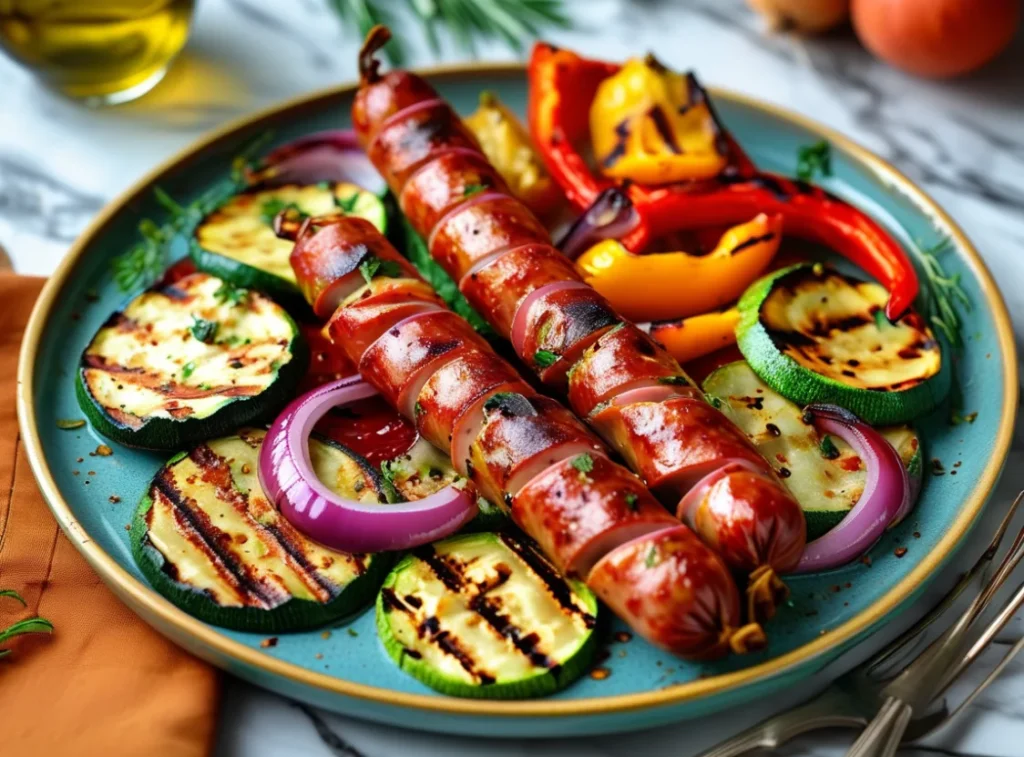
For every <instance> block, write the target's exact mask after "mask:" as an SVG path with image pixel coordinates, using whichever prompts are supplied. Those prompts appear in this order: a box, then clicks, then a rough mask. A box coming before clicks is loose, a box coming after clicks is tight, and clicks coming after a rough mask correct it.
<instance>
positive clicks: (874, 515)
mask: <svg viewBox="0 0 1024 757" xmlns="http://www.w3.org/2000/svg"><path fill="white" fill-rule="evenodd" d="M805 412H806V413H808V414H810V416H811V419H812V422H813V423H814V426H815V428H817V429H818V430H819V431H822V432H825V433H829V434H835V435H836V436H838V437H839V438H840V439H842V440H843V441H844V442H846V443H847V444H849V445H850V446H851V447H852V448H853V450H854V452H856V453H857V454H858V455H860V458H861V460H863V461H864V467H865V468H866V469H867V477H866V480H865V481H864V492H863V493H862V494H861V495H860V499H858V500H857V504H856V505H854V506H853V509H852V510H850V512H849V513H848V514H847V516H846V517H845V518H843V520H842V521H841V522H840V523H839V525H838V526H836V527H835V528H833V529H832V530H831V531H829V532H828V533H827V534H825V535H824V536H822V537H820V538H818V539H815V540H814V541H812V542H811V543H810V544H808V545H807V546H806V547H805V548H804V554H803V557H801V558H800V563H799V565H797V567H796V570H795V571H794V572H795V573H810V572H812V571H819V570H829V569H831V568H838V567H839V566H840V565H846V563H848V562H851V561H852V560H855V559H857V558H858V557H860V556H861V555H862V554H864V553H865V552H867V551H868V550H869V549H870V548H871V547H872V546H873V545H874V544H875V542H877V541H878V539H879V538H880V537H881V536H882V534H883V533H885V530H886V528H888V527H889V524H890V523H892V522H893V521H894V520H896V519H897V518H899V517H901V514H905V512H906V510H907V508H909V507H910V502H911V499H910V477H909V475H908V474H907V469H906V468H904V467H903V461H902V460H901V459H900V456H899V453H898V452H896V450H895V449H893V447H892V445H891V444H889V442H888V441H886V439H885V437H884V436H882V435H881V434H880V433H878V432H877V431H876V430H875V429H873V428H872V427H871V426H869V425H868V424H866V423H864V422H863V421H861V420H860V419H859V418H858V417H857V416H855V415H854V414H853V413H851V412H850V411H849V410H846V409H844V408H841V407H838V406H837V405H809V406H808V407H807V409H806V411H805Z"/></svg>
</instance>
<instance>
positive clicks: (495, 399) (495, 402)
mask: <svg viewBox="0 0 1024 757" xmlns="http://www.w3.org/2000/svg"><path fill="white" fill-rule="evenodd" d="M515 396H516V393H515V392H498V393H497V394H492V395H491V396H490V397H488V398H487V401H486V402H485V403H484V410H486V411H490V410H495V409H497V408H499V407H501V404H502V403H503V402H505V401H506V400H508V399H509V398H510V397H515Z"/></svg>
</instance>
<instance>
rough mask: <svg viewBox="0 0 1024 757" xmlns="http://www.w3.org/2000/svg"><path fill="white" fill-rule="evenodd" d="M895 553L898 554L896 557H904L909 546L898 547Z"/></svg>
mask: <svg viewBox="0 0 1024 757" xmlns="http://www.w3.org/2000/svg"><path fill="white" fill-rule="evenodd" d="M893 554H894V555H896V557H903V555H905V554H907V548H906V547H896V549H895V551H893Z"/></svg>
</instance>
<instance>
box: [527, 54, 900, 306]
mask: <svg viewBox="0 0 1024 757" xmlns="http://www.w3.org/2000/svg"><path fill="white" fill-rule="evenodd" d="M619 70H620V66H618V65H617V64H613V63H606V62H603V61H594V60H588V59H585V58H581V57H580V56H579V55H577V54H576V53H573V52H571V51H569V50H563V49H559V48H556V47H553V46H551V45H548V44H545V43H538V44H537V45H535V46H534V49H533V53H532V55H531V57H530V64H529V71H528V73H529V79H530V97H529V126H530V133H531V135H532V137H533V141H534V144H536V145H537V147H538V149H539V150H540V153H541V156H542V157H543V159H544V162H545V165H546V166H547V168H548V171H549V172H550V174H551V176H552V178H553V179H554V180H555V181H556V182H558V184H559V185H560V186H561V187H562V189H563V191H564V192H565V194H566V196H567V197H568V198H569V201H570V202H571V203H572V204H573V205H574V206H575V207H576V208H577V209H578V210H580V211H583V210H585V209H586V208H588V207H589V206H590V204H591V203H592V202H593V201H594V200H595V199H596V198H597V196H598V195H599V194H600V193H601V192H602V191H603V190H605V189H608V188H609V187H612V186H615V185H616V183H617V182H616V180H615V179H612V178H609V177H604V176H599V175H597V174H595V173H594V171H593V170H592V169H591V167H590V165H589V164H588V162H587V160H586V159H585V158H584V156H583V153H582V152H581V147H582V146H583V145H585V144H586V142H587V140H588V139H589V133H590V124H589V111H590V104H591V102H592V101H593V99H594V97H595V95H596V93H597V91H598V88H599V87H600V86H601V83H602V82H603V81H604V80H605V79H607V78H609V77H610V76H613V75H614V74H616V73H617V72H618V71H619ZM691 78H692V77H691ZM696 86H697V88H698V91H700V92H703V90H701V89H699V84H697V85H696ZM707 104H708V107H709V111H710V112H711V114H712V116H713V117H714V119H715V123H716V124H717V126H718V128H719V129H721V139H722V141H723V143H724V146H725V148H726V149H727V151H728V154H729V159H728V166H727V167H726V168H725V170H723V171H722V172H721V173H719V174H718V176H716V177H714V178H711V179H703V180H696V181H688V182H682V183H678V184H671V185H661V186H655V185H643V184H638V183H636V182H624V183H623V189H624V190H625V191H626V192H627V194H628V196H629V198H630V199H631V200H632V201H633V203H634V205H635V206H636V209H637V212H638V217H639V220H638V223H637V225H636V227H635V228H634V229H633V231H632V232H630V233H629V234H627V235H626V236H625V237H623V239H622V243H623V245H624V246H625V247H626V249H628V250H630V251H632V252H642V251H643V250H644V249H646V247H647V246H648V244H649V243H650V242H651V241H652V240H654V239H657V238H659V237H662V236H664V235H666V234H669V233H671V232H674V231H679V230H682V229H693V228H699V227H703V226H708V225H713V224H736V223H740V222H742V221H744V220H746V219H749V218H751V217H753V216H754V215H756V214H757V213H778V214H781V215H782V217H783V220H784V222H785V224H786V231H787V233H789V234H793V235H795V236H797V237H803V238H807V239H810V240H812V241H815V242H819V243H822V244H825V245H827V246H829V247H831V248H832V249H833V250H834V251H835V252H837V253H838V254H840V255H842V256H843V257H845V258H847V259H849V260H850V261H851V262H853V263H855V264H857V265H858V266H860V267H861V268H863V269H864V270H865V271H867V272H868V273H869V274H871V275H872V276H873V277H874V278H876V279H877V280H878V281H879V282H880V283H881V284H882V285H883V286H885V287H886V289H888V290H889V302H888V305H887V306H886V315H887V316H888V317H889V319H890V320H896V319H897V318H898V317H899V316H900V315H901V314H902V313H903V312H904V311H905V310H906V309H907V308H908V307H909V306H910V305H911V303H912V302H913V300H914V298H915V297H916V296H917V291H918V281H917V274H916V273H915V271H914V266H913V264H912V263H911V262H910V259H909V258H908V257H907V255H906V253H905V252H904V251H903V249H902V247H900V245H899V243H898V242H896V240H895V239H893V238H892V236H891V235H889V234H888V233H887V232H886V231H885V230H884V229H883V228H882V227H881V226H880V225H879V224H878V223H876V222H875V221H874V220H873V219H871V218H870V217H869V216H868V215H866V214H865V213H863V212H862V211H860V210H858V209H857V208H855V207H853V206H852V205H849V204H847V203H845V202H843V201H842V200H840V199H838V198H836V197H833V196H831V195H829V194H828V193H826V192H824V191H823V190H821V189H819V188H817V187H813V186H811V185H809V184H807V183H805V182H801V181H793V180H790V179H787V178H785V177H781V176H778V175H774V174H768V173H763V172H759V171H757V170H756V168H755V167H754V165H753V164H752V163H751V162H750V160H749V158H748V157H747V156H746V155H745V154H744V153H743V151H742V149H740V148H739V146H738V145H737V144H736V142H735V140H734V139H732V137H731V136H730V135H729V134H728V132H726V131H725V130H724V129H722V127H721V123H720V120H719V119H718V118H717V116H715V112H714V108H713V106H712V105H711V103H710V101H707Z"/></svg>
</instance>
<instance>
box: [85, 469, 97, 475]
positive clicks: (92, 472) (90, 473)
mask: <svg viewBox="0 0 1024 757" xmlns="http://www.w3.org/2000/svg"><path fill="white" fill-rule="evenodd" d="M85 473H86V475H88V476H95V475H96V471H94V470H90V471H86V472H85Z"/></svg>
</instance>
